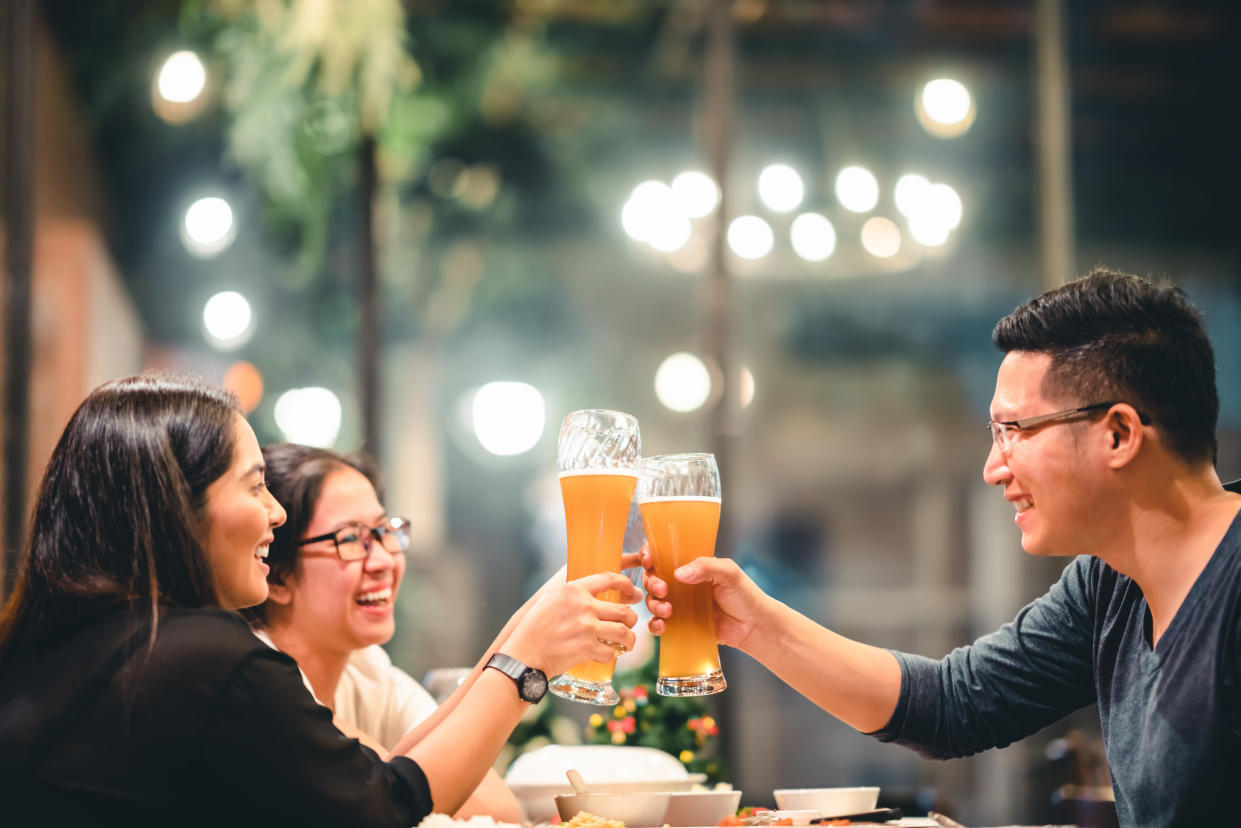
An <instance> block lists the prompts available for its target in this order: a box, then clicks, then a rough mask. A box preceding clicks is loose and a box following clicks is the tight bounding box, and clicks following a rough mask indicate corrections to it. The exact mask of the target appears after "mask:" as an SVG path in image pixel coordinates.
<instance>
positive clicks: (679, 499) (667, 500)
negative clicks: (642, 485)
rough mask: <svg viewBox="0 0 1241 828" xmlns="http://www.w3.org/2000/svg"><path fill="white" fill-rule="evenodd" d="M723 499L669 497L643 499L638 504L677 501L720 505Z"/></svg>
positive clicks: (684, 496)
mask: <svg viewBox="0 0 1241 828" xmlns="http://www.w3.org/2000/svg"><path fill="white" fill-rule="evenodd" d="M722 500H723V499H722V498H719V497H703V496H701V495H669V496H667V497H643V498H639V499H638V503H639V505H640V504H643V503H674V502H677V501H681V502H684V501H698V502H700V503H720V502H722Z"/></svg>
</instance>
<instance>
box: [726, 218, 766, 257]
mask: <svg viewBox="0 0 1241 828" xmlns="http://www.w3.org/2000/svg"><path fill="white" fill-rule="evenodd" d="M775 242H776V237H775V234H774V233H773V232H772V231H771V225H770V224H768V223H767V222H765V221H763V220H762V219H761V218H759V217H758V216H738V217H737V218H735V219H733V220H732V222H731V223H729V225H728V246H729V247H730V248H732V251H733V252H734V253H736V254H737V255H738V256H740V257H741V258H743V259H761V258H763V257H764V256H766V255H767V254H768V253H770V252H771V248H772V246H773V245H774V244H775Z"/></svg>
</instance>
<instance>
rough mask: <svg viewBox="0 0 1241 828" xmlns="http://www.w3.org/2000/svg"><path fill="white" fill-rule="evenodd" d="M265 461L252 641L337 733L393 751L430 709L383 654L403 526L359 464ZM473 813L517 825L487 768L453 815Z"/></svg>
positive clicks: (309, 451) (361, 460) (306, 453)
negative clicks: (269, 529) (267, 511)
mask: <svg viewBox="0 0 1241 828" xmlns="http://www.w3.org/2000/svg"><path fill="white" fill-rule="evenodd" d="M263 457H264V460H265V461H266V463H267V485H268V487H269V488H270V489H271V491H272V493H273V494H274V495H275V497H276V499H277V500H278V501H280V502H281V503H283V504H286V511H287V513H288V519H287V521H286V522H285V524H284V525H283V526H281V527H278V528H277V529H276V530H275V532H274V534H275V540H274V541H273V542H272V544H271V547H270V549H269V551H268V556H267V564H268V566H269V567H271V572H270V573H269V574H268V576H267V580H268V584H269V592H268V597H267V601H266V603H264V604H262V605H261V606H260V607H257V608H255V610H252V611H250V613H249V614H250V615H251V619H252V621H253V622H254V623H255V626H256V627H257V628H258V630H259V635H260V637H262V638H265V639H266V640H267V641H268V642H269V643H271V644H272V645H273V646H275V647H277V648H279V649H280V650H283V651H284V652H285V653H288V654H289V655H291V656H293V658H294V659H296V661H297V663H298V666H299V667H301V669H302V673H303V674H304V675H305V677H306V682H307V684H308V685H309V687H310V689H311V690H312V691H313V692H314V695H315V697H316V698H317V699H318V700H319V701H320V703H321V704H323V705H324V706H325V707H328V708H329V709H331V710H332V712H333V714H334V716H335V720H336V724H337V726H338V727H340V728H341V729H342V730H345V731H346V732H352V735H355V736H358V738H362V739H363V740H365V739H366V737H369V738H370V739H373V740H374V742H375V743H377V745H378V746H381V747H382V748H383V749H384V750H390V749H391V748H393V747H394V746H395V745H396V744H397V742H399V741H400V740H401V738H402V737H403V736H405V735H406V733H408V732H409V731H410V730H412V729H413V728H414V726H415V725H417V724H419V723H420V722H422V721H424V720H425V719H426V718H427V717H428V716H430V715H431V714H432V713H433V712H434V711H435V709H436V704H435V701H434V700H433V699H432V698H431V695H430V694H429V693H428V692H427V691H426V690H424V689H423V688H422V686H421V685H420V684H418V682H417V681H415V680H414V679H413V678H411V677H410V676H409V675H408V674H407V673H405V672H404V671H402V670H401V669H400V668H398V667H396V666H394V665H393V664H392V662H391V661H390V660H389V658H388V655H387V653H385V652H384V650H383V648H382V647H381V646H380V645H381V644H385V643H387V642H388V641H389V640H390V639H391V638H392V635H393V633H394V632H395V623H394V617H393V609H394V607H395V604H396V597H397V593H398V591H399V589H400V586H401V577H402V576H403V575H404V574H405V551H406V550H407V549H408V548H409V521H407V520H405V519H404V518H400V517H392V516H390V515H389V514H388V513H387V511H386V510H385V509H384V507H383V505H382V504H381V502H380V497H379V492H378V491H377V489H378V488H379V487H378V486H377V480H378V475H377V474H376V471H375V469H374V466H373V464H372V463H371V462H370V460H369V459H368V458H365V457H362V456H358V455H343V454H340V453H337V452H334V451H329V450H327V449H320V448H312V447H309V446H301V445H295V444H291V443H279V444H276V445H272V446H267V447H266V448H264V449H263ZM358 731H360V733H359V732H358ZM372 746H374V745H372ZM479 814H486V815H489V816H492V817H494V818H496V819H498V820H501V821H505V822H521V821H522V811H521V805H520V803H519V802H518V801H517V798H516V797H515V796H513V794H512V792H511V791H509V789H508V787H507V786H506V785H505V784H504V781H503V780H502V779H501V778H500V776H499V774H497V773H496V772H495V771H494V770H490V771H488V772H487V776H486V778H485V779H484V780H483V782H482V784H480V785H479V787H478V789H477V790H475V792H474V793H473V795H471V797H470V799H469V800H468V801H467V802H466V803H465V805H464V806H462V808H461V809H460V810H459V811H458V812H457V816H459V817H465V816H474V815H479Z"/></svg>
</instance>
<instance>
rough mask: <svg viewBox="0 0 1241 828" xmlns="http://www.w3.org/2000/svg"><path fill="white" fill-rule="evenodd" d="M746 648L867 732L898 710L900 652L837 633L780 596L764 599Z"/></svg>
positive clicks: (813, 698) (794, 685) (796, 686)
mask: <svg viewBox="0 0 1241 828" xmlns="http://www.w3.org/2000/svg"><path fill="white" fill-rule="evenodd" d="M741 649H742V650H743V651H744V652H746V653H748V654H749V655H751V656H753V657H754V658H755V659H757V660H758V661H759V662H760V663H762V664H763V666H765V667H766V668H767V669H769V670H771V672H773V673H775V674H776V675H777V676H779V677H780V678H781V679H782V680H783V681H784V682H785V683H787V684H788V685H789V686H791V687H792V688H793V689H795V690H797V691H798V692H799V693H801V694H802V695H803V696H805V697H806V698H808V699H810V701H812V702H814V703H815V704H817V705H818V706H819V707H821V708H823V709H824V710H826V711H827V712H828V713H831V714H832V715H833V716H835V717H836V718H838V719H840V720H841V721H843V722H844V723H845V724H848V725H849V726H851V727H853V728H856V729H857V730H859V731H861V732H863V733H870V732H872V731H875V730H879V729H880V728H882V727H884V726H885V725H886V724H887V723H888V721H889V720H890V719H891V718H892V714H893V712H895V710H896V705H897V701H898V699H899V697H900V691H901V668H900V664H899V663H898V662H897V660H896V657H895V656H893V655H892V654H891V653H890V652H888V651H887V650H884V649H881V648H879V647H872V646H870V645H869V644H862V643H861V642H858V641H852V640H850V639H848V638H845V637H843V636H841V635H837V634H836V633H834V632H832V631H831V630H829V629H827V628H825V627H822V626H820V625H819V624H816V623H815V622H813V621H811V620H810V619H809V618H806V617H805V616H804V615H802V614H801V613H799V612H796V611H795V610H793V609H791V608H789V607H788V606H786V605H784V604H782V603H780V602H779V601H776V600H774V599H768V600H767V601H765V602H764V606H763V609H762V616H761V618H760V619H757V620H756V623H755V625H754V631H753V632H752V633H751V635H750V636H749V637H748V638H747V639H746V640H745V641H744V642H742V643H741Z"/></svg>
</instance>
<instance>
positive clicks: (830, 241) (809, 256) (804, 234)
mask: <svg viewBox="0 0 1241 828" xmlns="http://www.w3.org/2000/svg"><path fill="white" fill-rule="evenodd" d="M789 238H790V240H791V241H792V243H793V251H794V252H795V253H797V255H798V256H801V257H802V258H803V259H805V260H806V261H808V262H821V261H823V260H825V259H827V258H828V257H829V256H831V255H832V252H833V251H835V249H836V228H834V227H832V223H831V222H830V221H828V220H827V218H826V217H824V216H821V215H819V214H818V213H802V214H801V215H800V216H798V217H797V218H795V219H793V225H792V226H791V227H790V228H789Z"/></svg>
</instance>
